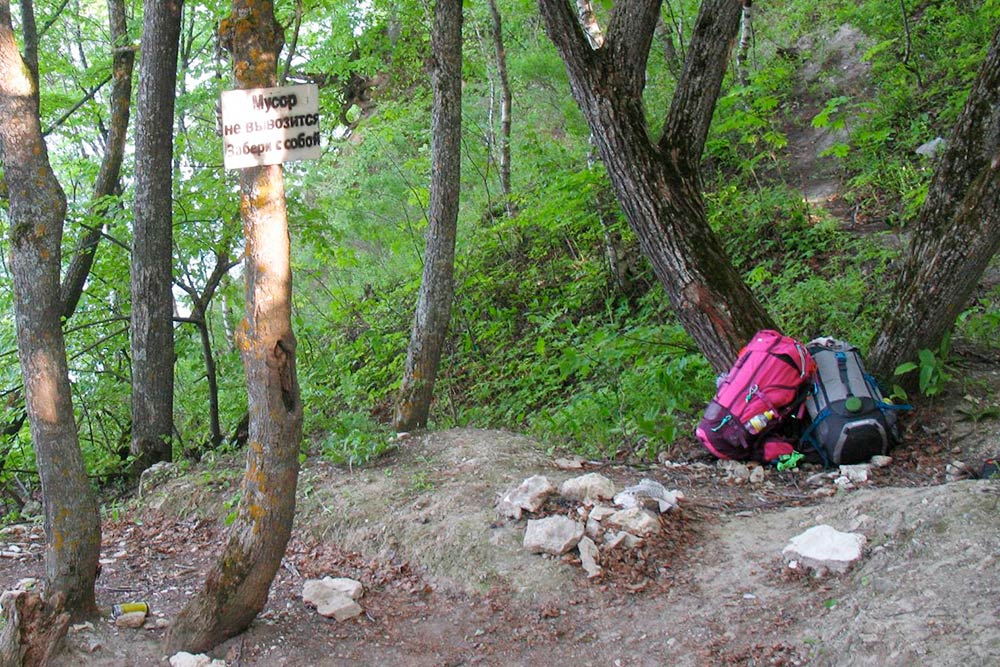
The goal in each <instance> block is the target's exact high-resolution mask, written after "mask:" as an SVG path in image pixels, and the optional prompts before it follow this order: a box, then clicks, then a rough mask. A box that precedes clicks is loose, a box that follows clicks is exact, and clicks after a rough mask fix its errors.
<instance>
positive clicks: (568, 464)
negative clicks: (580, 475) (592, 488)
mask: <svg viewBox="0 0 1000 667" xmlns="http://www.w3.org/2000/svg"><path fill="white" fill-rule="evenodd" d="M586 462H587V459H585V458H583V457H582V456H572V457H570V458H562V459H556V460H555V461H553V462H552V464H553V465H554V466H555V467H557V468H559V469H560V470H583V464H584V463H586Z"/></svg>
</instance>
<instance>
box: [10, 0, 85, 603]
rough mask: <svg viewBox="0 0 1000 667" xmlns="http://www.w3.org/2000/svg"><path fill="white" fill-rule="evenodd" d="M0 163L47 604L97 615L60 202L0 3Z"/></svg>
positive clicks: (33, 94) (32, 96)
mask: <svg viewBox="0 0 1000 667" xmlns="http://www.w3.org/2000/svg"><path fill="white" fill-rule="evenodd" d="M0 118H3V119H4V122H3V123H0V155H2V158H3V168H4V176H5V177H6V180H7V185H8V187H9V190H10V255H11V274H12V276H13V284H14V313H15V321H16V325H17V347H18V356H19V359H20V362H21V372H22V375H23V378H24V394H25V404H26V407H27V413H28V421H29V423H30V425H31V438H32V442H33V443H34V447H35V458H36V463H37V466H38V473H39V476H40V478H41V483H42V499H43V505H44V510H45V534H46V538H47V548H46V551H45V575H46V596H48V598H49V599H55V596H65V605H66V609H67V610H68V611H69V612H70V613H72V614H73V615H74V616H85V615H89V614H93V613H96V611H97V606H96V603H95V600H94V580H95V578H96V576H97V559H98V553H99V549H100V544H101V534H100V533H101V530H100V521H99V518H98V513H97V502H96V500H95V497H94V491H93V489H92V488H91V486H90V482H89V480H88V479H87V473H86V470H85V469H84V464H83V456H82V454H81V452H80V446H79V442H78V439H77V431H76V423H75V422H74V417H73V403H72V396H71V393H70V384H69V374H68V369H67V363H66V348H65V344H64V341H63V334H62V327H61V325H60V321H59V315H60V305H61V304H60V299H59V268H60V259H61V250H60V248H61V242H62V230H63V222H64V218H65V215H66V196H65V194H64V193H63V190H62V188H61V187H60V185H59V182H58V181H57V180H56V177H55V174H54V173H53V172H52V168H51V166H50V165H49V158H48V152H47V149H46V146H45V142H44V141H43V139H42V133H41V124H40V123H39V116H38V90H37V88H36V87H35V85H34V82H33V79H32V76H31V74H30V73H29V71H28V69H27V67H26V66H25V64H24V61H23V60H22V59H21V55H20V54H19V53H18V51H17V44H16V42H15V38H14V33H13V30H12V28H11V17H10V3H9V2H7V1H6V0H3V1H2V2H0Z"/></svg>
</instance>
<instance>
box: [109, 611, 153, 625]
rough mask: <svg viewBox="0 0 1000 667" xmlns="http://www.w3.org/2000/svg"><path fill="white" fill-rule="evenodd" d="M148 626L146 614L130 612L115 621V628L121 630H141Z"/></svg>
mask: <svg viewBox="0 0 1000 667" xmlns="http://www.w3.org/2000/svg"><path fill="white" fill-rule="evenodd" d="M145 624H146V612H144V611H130V612H128V613H127V614H122V615H121V616H118V617H117V618H116V619H115V626H117V627H119V628H133V629H134V628H141V627H142V626H143V625H145Z"/></svg>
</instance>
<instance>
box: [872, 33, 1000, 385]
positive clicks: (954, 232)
mask: <svg viewBox="0 0 1000 667" xmlns="http://www.w3.org/2000/svg"><path fill="white" fill-rule="evenodd" d="M998 247H1000V30H998V31H997V33H996V35H994V37H993V44H992V46H991V47H990V50H989V52H988V53H987V55H986V60H985V61H984V62H983V66H982V68H981V69H980V71H979V75H978V77H977V78H976V81H975V83H974V84H973V86H972V90H971V91H970V92H969V97H968V99H967V100H966V103H965V108H964V109H963V110H962V113H961V115H960V116H959V119H958V123H957V124H956V125H955V128H954V129H953V130H952V133H951V137H950V139H949V140H948V144H947V148H946V149H945V152H944V155H943V156H942V158H941V163H940V164H939V165H938V168H937V170H936V171H935V173H934V179H933V181H932V182H931V186H930V189H929V190H928V192H927V198H926V199H925V200H924V204H923V206H922V207H921V209H920V213H919V214H918V216H917V220H916V223H915V225H914V229H913V241H912V242H911V244H910V248H909V251H908V253H907V255H906V259H905V262H904V265H903V270H902V271H901V272H900V273H899V277H898V279H897V281H896V284H895V287H894V288H893V295H892V303H893V304H894V307H893V309H892V311H891V312H890V313H889V315H888V317H887V319H886V321H885V323H884V324H883V326H882V330H881V331H880V332H879V333H878V335H877V336H876V338H875V342H874V343H873V344H872V347H871V350H870V352H869V365H870V367H871V370H872V372H873V373H875V374H876V375H877V376H878V377H882V378H887V377H890V376H891V375H892V372H893V369H895V368H896V366H898V365H899V364H900V363H902V362H904V361H912V360H915V359H916V358H917V352H918V351H919V350H920V349H922V348H928V349H937V347H938V345H939V343H940V342H941V340H942V338H944V335H945V333H947V332H948V330H949V329H951V327H952V326H953V325H954V324H955V319H956V318H957V317H958V315H959V313H960V312H961V311H962V309H963V308H965V306H966V304H967V303H968V301H969V297H970V296H971V295H972V292H973V290H974V289H975V287H976V284H977V283H978V281H979V278H980V277H981V276H982V275H983V271H985V269H986V267H987V265H988V264H989V262H990V259H991V258H992V257H993V255H995V254H996V252H997V249H998Z"/></svg>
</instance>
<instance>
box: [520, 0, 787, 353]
mask: <svg viewBox="0 0 1000 667" xmlns="http://www.w3.org/2000/svg"><path fill="white" fill-rule="evenodd" d="M660 5H661V1H660V0H634V1H630V2H626V3H616V4H615V5H614V7H613V8H612V10H611V16H610V20H609V22H608V27H607V30H606V32H605V36H604V41H603V42H601V43H599V44H597V43H595V44H594V46H592V43H591V42H590V41H588V37H587V34H586V33H585V31H584V29H583V28H582V27H581V21H580V18H579V17H578V16H577V13H576V8H575V6H574V4H572V3H571V2H570V1H569V0H539V6H540V9H541V13H542V18H543V19H544V21H545V27H546V30H547V32H548V34H549V37H550V38H551V39H552V41H553V43H554V44H555V46H556V49H557V50H558V51H559V54H560V56H561V57H562V59H563V62H564V63H565V65H566V71H567V73H568V75H569V80H570V88H571V89H572V92H573V97H574V98H575V99H576V102H577V104H578V105H579V106H580V109H581V110H582V111H583V115H584V116H585V117H586V119H587V122H588V124H589V125H590V129H591V133H592V135H593V137H594V141H595V143H596V145H597V148H598V151H599V152H600V155H601V159H602V160H603V161H604V164H605V166H606V167H607V171H608V176H609V177H610V180H611V184H612V187H613V188H614V190H615V194H616V196H617V198H618V202H619V203H620V205H621V207H622V209H623V211H624V212H625V216H626V219H627V220H628V223H629V225H630V226H631V227H632V229H633V230H634V231H635V233H636V236H637V238H638V239H639V245H640V247H641V249H642V251H643V253H644V254H645V255H646V257H647V258H648V259H649V261H650V264H651V265H652V267H653V271H654V273H655V274H656V277H657V279H658V280H659V281H660V283H661V284H662V285H663V287H664V289H665V290H666V292H667V295H668V296H669V298H670V303H671V305H672V306H673V309H674V312H675V313H676V315H677V317H678V319H679V320H680V322H681V324H682V325H683V326H684V328H685V330H686V331H687V332H688V334H690V335H691V337H692V338H693V339H694V341H695V342H696V343H697V345H698V347H699V348H700V349H701V351H702V352H703V353H704V354H705V356H706V357H707V358H708V360H709V362H710V363H711V364H712V366H713V367H714V368H715V369H716V370H718V371H723V370H726V369H728V368H729V366H730V365H731V363H732V361H733V359H734V358H735V355H736V352H737V351H738V350H739V349H740V348H741V347H742V346H743V345H744V344H746V341H747V340H749V339H750V337H751V336H752V335H753V334H754V333H755V332H756V331H757V330H758V329H761V328H766V327H773V326H774V325H773V321H772V320H771V318H770V316H769V315H768V313H767V312H766V311H765V309H764V308H763V306H762V305H761V304H760V302H759V301H758V300H757V299H756V298H755V297H754V296H753V294H752V293H751V292H750V289H749V288H748V287H747V286H746V284H745V283H744V282H743V279H742V278H741V276H740V275H739V273H738V272H737V271H736V269H735V268H734V267H733V264H732V262H731V261H730V260H729V258H728V256H727V255H726V253H725V251H724V249H723V247H722V243H721V242H720V240H719V238H718V237H717V236H716V234H715V233H714V232H713V231H712V229H711V227H710V226H709V224H708V219H707V214H706V209H705V201H704V199H703V196H702V181H701V172H700V164H699V163H700V160H701V154H702V150H703V148H704V144H705V139H706V137H707V134H708V127H709V124H710V122H711V119H712V113H713V111H714V109H715V103H716V100H717V98H718V95H719V91H720V89H721V86H722V78H723V75H724V74H725V71H726V66H727V64H728V61H729V54H730V52H731V50H732V46H733V42H734V40H735V36H736V32H737V28H738V27H739V22H740V16H741V12H742V7H741V5H740V3H739V2H737V1H735V0H705V2H703V3H702V6H701V11H700V12H699V15H698V19H697V21H696V23H695V27H694V32H693V34H692V37H691V43H690V45H689V48H688V52H687V59H686V61H685V64H684V70H683V72H682V74H681V78H680V81H679V82H678V84H677V89H676V92H675V94H674V99H673V102H672V104H671V106H670V110H669V112H668V114H667V117H666V120H665V123H664V130H663V134H662V135H661V136H660V138H659V140H658V141H653V140H652V138H651V136H650V134H649V128H648V127H647V124H646V118H645V111H644V109H643V104H642V91H643V87H644V85H645V81H646V62H647V59H648V56H649V50H650V47H651V45H652V39H653V34H654V32H655V30H656V25H657V21H658V19H659V16H660Z"/></svg>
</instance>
